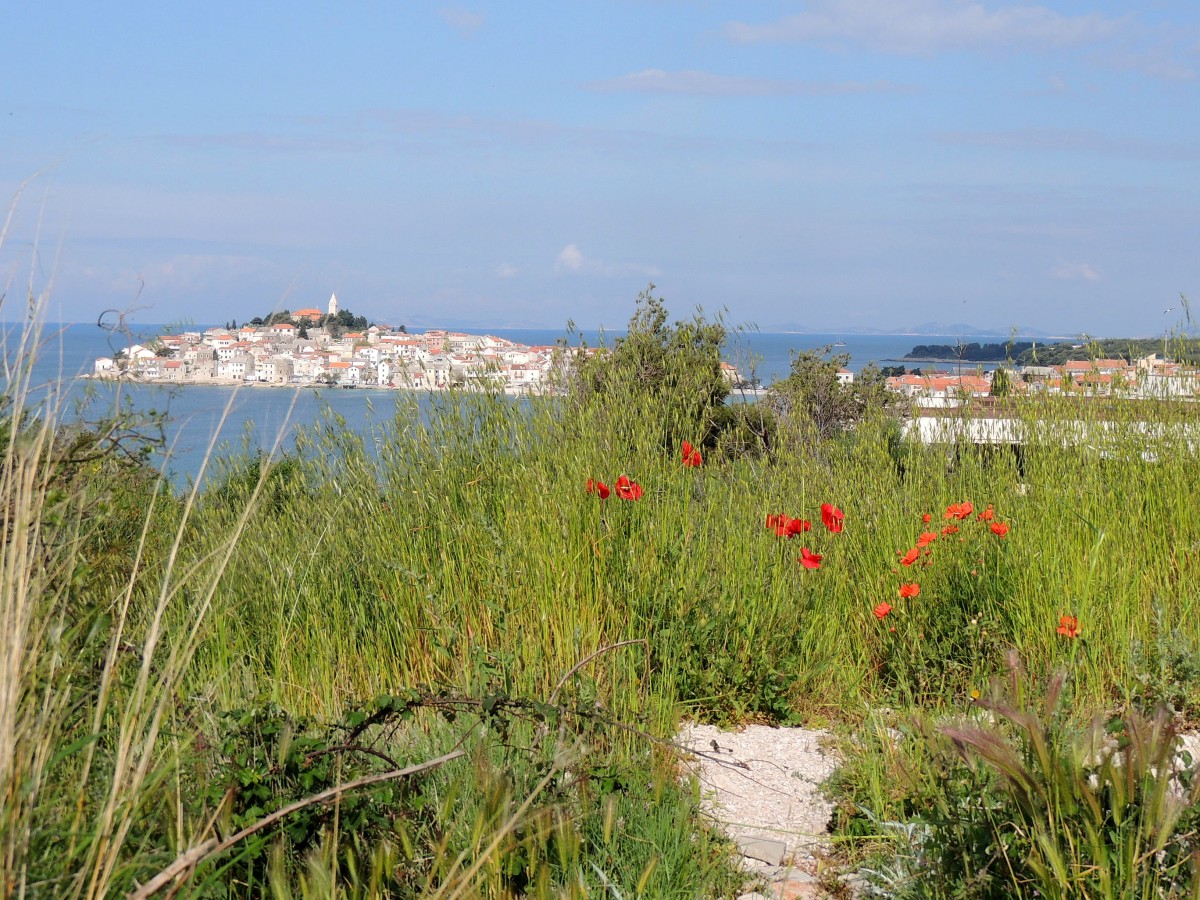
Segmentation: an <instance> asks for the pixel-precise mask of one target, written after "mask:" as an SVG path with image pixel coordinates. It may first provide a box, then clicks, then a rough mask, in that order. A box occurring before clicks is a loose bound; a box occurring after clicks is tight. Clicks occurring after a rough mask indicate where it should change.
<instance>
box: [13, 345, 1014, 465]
mask: <svg viewBox="0 0 1200 900" xmlns="http://www.w3.org/2000/svg"><path fill="white" fill-rule="evenodd" d="M195 327H197V328H201V329H202V328H203V327H205V326H195ZM162 333H165V331H164V326H159V325H139V326H137V327H136V328H135V330H134V331H133V333H132V335H130V336H127V335H125V334H124V333H118V334H114V333H111V332H109V331H107V330H105V329H101V328H98V327H96V326H95V325H68V326H62V325H55V324H48V325H46V326H45V327H44V330H43V332H42V341H41V344H42V348H41V351H40V352H39V354H38V357H37V361H36V363H35V366H34V369H33V381H32V383H33V384H34V385H36V386H38V387H39V388H40V389H44V388H45V386H48V385H52V384H57V383H67V384H69V387H68V389H67V398H68V401H69V402H68V405H67V409H68V413H67V414H68V415H75V414H76V412H75V405H76V403H77V402H79V401H82V400H83V399H84V398H85V396H86V395H87V392H88V390H89V389H90V390H91V391H92V392H93V394H94V399H93V400H92V401H91V406H90V409H91V413H90V415H91V416H93V417H94V416H97V415H100V414H102V413H103V411H104V410H105V409H108V408H111V404H112V402H113V400H114V398H115V397H116V396H117V390H118V387H117V386H116V385H115V384H113V383H111V382H104V381H83V380H81V379H79V378H78V376H79V375H82V374H88V373H90V372H91V371H92V364H93V363H94V362H95V360H96V359H97V358H99V357H102V356H111V355H112V354H113V353H115V352H116V351H117V350H120V349H123V348H124V347H126V346H128V344H129V343H130V342H131V340H130V338H132V341H133V342H137V341H139V340H149V339H150V338H152V337H154V336H155V335H157V334H162ZM473 333H486V334H494V335H496V336H497V337H503V338H508V339H509V340H512V341H515V342H518V343H521V344H526V345H530V346H532V345H539V344H553V343H554V342H555V341H557V340H558V339H559V338H560V337H562V336H563V335H564V334H565V333H566V329H562V330H554V329H517V328H497V329H475V330H473ZM621 334H622V332H619V331H606V332H604V334H603V342H604V343H607V344H611V343H612V341H613V340H614V339H615V338H617V337H619V336H620V335H621ZM5 335H6V344H5V347H6V349H5V355H6V357H7V358H8V359H9V360H10V361H11V360H12V358H13V355H14V354H15V352H16V349H15V347H16V344H17V342H18V341H19V339H20V326H19V325H12V324H9V325H6V326H5ZM581 336H582V338H583V339H584V340H586V341H587V343H588V345H589V346H598V345H599V344H600V343H601V339H602V336H601V334H600V333H599V332H596V331H582V332H580V333H579V334H577V335H574V336H573V337H572V340H571V342H572V343H573V344H576V343H578V341H579V338H580V337H581ZM1005 338H1006V336H999V337H997V338H993V339H994V340H1004V339H1005ZM963 339H964V338H962V337H961V336H956V335H911V334H910V335H886V334H867V335H861V334H846V335H836V334H799V333H775V332H744V333H739V334H734V335H732V336H731V337H730V340H729V342H728V344H727V346H726V349H725V352H724V354H723V357H724V358H725V359H726V360H728V361H729V362H731V363H733V364H734V365H735V366H737V368H738V370H739V371H740V372H741V373H742V374H743V376H744V377H745V376H747V375H748V374H750V373H753V374H754V375H756V376H757V377H758V378H759V379H760V380H761V381H762V383H763V384H764V385H769V384H770V383H771V382H772V381H773V380H775V379H777V378H783V377H785V376H786V375H787V373H788V370H789V367H790V362H791V355H792V352H793V351H797V352H798V351H803V350H808V349H820V348H822V347H825V346H829V345H833V344H836V343H839V342H842V343H844V344H845V346H840V347H835V348H834V349H833V352H834V353H845V354H848V355H849V356H850V364H849V368H850V369H851V370H852V371H855V372H857V371H859V370H861V369H862V368H863V366H865V365H867V364H868V363H871V362H875V363H879V364H881V365H895V364H897V361H898V360H899V359H900V358H901V357H903V356H904V354H906V353H908V352H909V351H910V350H912V348H913V347H914V346H915V345H917V344H955V343H957V342H958V341H960V340H963ZM987 339H988V338H981V337H979V336H976V335H972V336H970V337H969V338H966V340H987ZM914 365H915V364H914ZM120 391H121V396H122V397H123V398H124V402H125V403H127V404H128V405H129V408H130V409H131V410H133V411H138V412H147V411H151V410H156V411H160V412H164V413H166V414H167V417H168V418H167V425H166V446H167V447H168V448H170V450H169V454H168V453H156V454H155V458H154V463H155V464H156V465H159V466H165V467H166V469H167V471H169V472H170V473H171V475H172V478H173V480H174V481H175V483H176V484H177V485H183V484H186V483H187V481H188V480H189V479H192V478H195V477H196V476H197V475H198V474H199V473H200V472H201V467H202V464H203V461H204V457H205V453H206V451H207V449H208V447H209V444H210V442H211V439H212V436H213V434H214V432H216V431H217V429H218V427H219V428H220V432H219V434H218V446H219V447H220V448H221V449H220V451H219V452H220V453H221V454H226V453H228V452H230V451H231V450H232V449H237V448H239V447H240V446H241V444H242V441H243V438H245V439H247V440H249V441H250V443H251V445H252V446H259V447H268V448H269V447H270V446H271V445H272V444H273V443H274V440H275V437H276V435H277V434H278V432H279V430H280V429H281V428H284V427H291V426H297V425H311V424H313V423H314V422H316V421H318V419H319V418H320V416H321V414H322V411H323V410H324V409H326V408H328V409H330V410H331V411H333V412H335V413H336V414H337V415H339V416H341V417H342V418H343V419H344V420H345V423H346V427H347V428H348V429H351V430H352V431H355V432H357V433H360V434H364V435H368V434H369V433H370V431H371V426H372V423H375V424H378V423H379V422H381V421H383V420H386V419H387V418H388V417H389V416H390V415H391V414H392V410H393V403H394V401H395V399H396V394H397V392H396V391H393V390H381V389H372V388H358V389H355V390H342V389H340V388H316V387H312V386H305V387H303V388H298V389H296V390H292V389H288V388H267V387H262V386H253V385H251V386H247V387H244V388H236V387H231V386H227V385H191V384H189V385H185V386H167V385H151V384H123V385H121V386H120ZM419 400H420V403H421V407H422V408H424V407H425V403H426V402H427V400H428V395H426V394H421V395H420V397H419ZM227 406H228V407H229V411H228V414H227V415H226V413H225V411H226V407H227ZM223 415H224V416H225V419H224V422H223V423H222V421H221V419H222V416H223ZM283 446H285V447H287V446H291V439H290V438H289V439H288V440H286V441H284V442H283Z"/></svg>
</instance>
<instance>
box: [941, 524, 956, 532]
mask: <svg viewBox="0 0 1200 900" xmlns="http://www.w3.org/2000/svg"><path fill="white" fill-rule="evenodd" d="M942 534H958V526H957V525H947V526H946V527H945V528H943V529H942Z"/></svg>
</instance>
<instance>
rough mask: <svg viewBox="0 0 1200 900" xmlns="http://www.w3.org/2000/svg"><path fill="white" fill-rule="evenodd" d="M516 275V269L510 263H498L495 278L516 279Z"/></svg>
mask: <svg viewBox="0 0 1200 900" xmlns="http://www.w3.org/2000/svg"><path fill="white" fill-rule="evenodd" d="M517 274H518V270H517V267H516V266H514V265H512V264H511V263H500V265H498V266H496V277H497V278H516V277H517Z"/></svg>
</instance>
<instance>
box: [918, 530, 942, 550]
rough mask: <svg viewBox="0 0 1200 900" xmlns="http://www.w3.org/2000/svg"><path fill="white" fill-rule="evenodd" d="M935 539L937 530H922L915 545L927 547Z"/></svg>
mask: <svg viewBox="0 0 1200 900" xmlns="http://www.w3.org/2000/svg"><path fill="white" fill-rule="evenodd" d="M936 540H937V532H936V531H922V532H921V536H920V537H919V538H917V546H918V547H928V546H929V545H930V544H932V543H933V542H934V541H936Z"/></svg>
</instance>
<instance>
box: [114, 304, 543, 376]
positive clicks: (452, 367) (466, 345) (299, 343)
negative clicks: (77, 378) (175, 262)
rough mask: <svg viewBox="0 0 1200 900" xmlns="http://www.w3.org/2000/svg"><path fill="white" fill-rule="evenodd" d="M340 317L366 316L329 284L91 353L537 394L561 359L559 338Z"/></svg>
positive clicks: (139, 370)
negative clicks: (295, 301) (249, 311)
mask: <svg viewBox="0 0 1200 900" xmlns="http://www.w3.org/2000/svg"><path fill="white" fill-rule="evenodd" d="M339 312H341V313H342V314H341V315H340V316H339ZM346 321H350V322H353V323H355V324H365V320H361V319H358V320H356V319H354V318H353V317H349V316H346V315H345V313H344V311H340V310H339V306H338V299H337V295H336V294H334V295H332V296H331V297H330V298H329V306H328V309H327V310H325V311H322V310H319V309H299V310H296V311H294V312H292V311H283V312H279V313H274V314H272V315H271V316H269V317H268V318H267V319H266V320H263V319H253V320H251V322H250V323H249V324H246V325H243V326H242V327H241V328H209V329H207V330H205V331H184V332H182V333H180V334H169V335H163V336H162V337H159V338H156V339H155V340H154V341H152V342H149V343H147V344H144V345H143V344H134V345H132V346H130V347H128V348H127V349H126V350H125V351H123V352H121V353H119V354H117V355H116V356H114V357H102V358H100V359H98V360H96V362H95V365H94V367H93V374H94V376H95V377H97V378H129V379H135V380H138V381H146V382H157V383H168V384H226V385H229V384H254V385H274V386H304V385H318V386H319V385H327V386H339V387H373V388H397V389H404V390H440V389H444V388H449V387H468V388H469V387H485V386H486V387H487V388H489V389H502V390H504V391H506V392H508V393H512V394H540V393H544V392H545V391H546V390H548V389H549V387H550V383H551V380H552V379H551V378H550V375H551V372H552V371H553V369H554V367H555V366H556V365H558V364H559V361H560V360H561V359H562V348H561V347H555V346H525V345H523V344H518V343H516V342H514V341H510V340H507V339H505V338H500V337H495V336H492V335H476V334H465V333H462V332H457V331H445V330H440V329H434V330H430V331H426V332H424V333H423V334H409V333H408V332H407V331H406V330H405V329H404V328H398V329H393V328H389V327H387V326H379V325H371V326H369V327H363V328H362V329H361V330H351V329H348V328H346V327H345V324H344V323H345V322H346Z"/></svg>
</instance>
